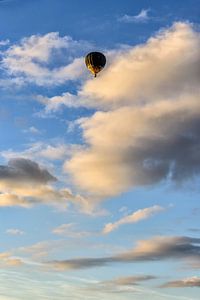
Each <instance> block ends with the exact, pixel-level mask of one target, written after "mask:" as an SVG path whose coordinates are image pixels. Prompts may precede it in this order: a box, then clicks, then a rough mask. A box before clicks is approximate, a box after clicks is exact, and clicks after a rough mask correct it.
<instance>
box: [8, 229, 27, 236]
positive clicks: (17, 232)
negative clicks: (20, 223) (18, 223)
mask: <svg viewBox="0 0 200 300" xmlns="http://www.w3.org/2000/svg"><path fill="white" fill-rule="evenodd" d="M6 233H8V234H10V235H23V234H24V233H25V232H24V231H23V230H20V229H17V228H10V229H7V230H6Z"/></svg>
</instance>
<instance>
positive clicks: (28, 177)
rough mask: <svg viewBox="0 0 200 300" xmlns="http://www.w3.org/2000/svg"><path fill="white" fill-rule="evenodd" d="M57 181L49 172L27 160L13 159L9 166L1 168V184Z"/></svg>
mask: <svg viewBox="0 0 200 300" xmlns="http://www.w3.org/2000/svg"><path fill="white" fill-rule="evenodd" d="M56 180H57V179H56V178H55V177H54V176H52V175H51V174H50V173H49V171H47V170H46V169H42V168H41V167H40V166H39V165H38V164H37V163H36V162H33V161H31V160H29V159H25V158H15V159H11V160H10V161H9V162H8V165H7V166H0V182H4V181H6V182H11V183H15V182H17V184H19V183H20V182H23V184H24V183H26V182H27V183H33V184H34V183H39V184H46V183H48V182H51V181H56Z"/></svg>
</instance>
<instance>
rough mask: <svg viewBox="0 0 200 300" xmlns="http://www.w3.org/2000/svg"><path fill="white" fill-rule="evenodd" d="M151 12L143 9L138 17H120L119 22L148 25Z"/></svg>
mask: <svg viewBox="0 0 200 300" xmlns="http://www.w3.org/2000/svg"><path fill="white" fill-rule="evenodd" d="M149 11H150V10H149V9H142V10H141V11H140V12H139V13H138V15H135V16H131V15H124V16H122V17H120V18H119V19H118V20H119V21H120V22H124V23H146V22H148V21H149V20H150V19H151V18H150V16H149Z"/></svg>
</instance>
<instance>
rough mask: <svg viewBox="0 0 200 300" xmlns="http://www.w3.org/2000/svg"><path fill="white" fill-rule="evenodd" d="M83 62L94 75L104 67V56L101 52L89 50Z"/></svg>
mask: <svg viewBox="0 0 200 300" xmlns="http://www.w3.org/2000/svg"><path fill="white" fill-rule="evenodd" d="M85 64H86V66H87V68H88V70H89V71H90V72H91V73H92V74H94V77H96V76H97V74H98V73H99V72H100V71H101V70H102V69H103V68H104V67H105V64H106V57H105V55H104V54H103V53H101V52H90V53H88V54H87V56H86V57H85Z"/></svg>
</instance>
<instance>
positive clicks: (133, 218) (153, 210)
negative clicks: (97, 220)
mask: <svg viewBox="0 0 200 300" xmlns="http://www.w3.org/2000/svg"><path fill="white" fill-rule="evenodd" d="M164 210H165V208H163V207H161V206H159V205H154V206H152V207H147V208H144V209H139V210H137V211H135V212H133V213H132V214H130V215H127V216H125V217H123V218H121V219H119V220H118V221H116V222H114V223H108V224H106V225H105V227H104V229H103V233H104V234H108V233H110V232H111V231H113V230H116V229H117V228H118V227H119V226H121V225H124V224H131V223H137V222H140V221H141V220H144V219H148V218H150V217H152V216H154V215H155V214H157V213H159V212H161V211H164Z"/></svg>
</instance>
